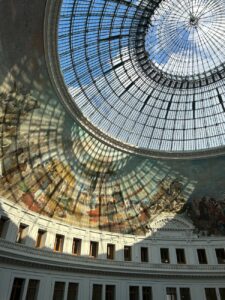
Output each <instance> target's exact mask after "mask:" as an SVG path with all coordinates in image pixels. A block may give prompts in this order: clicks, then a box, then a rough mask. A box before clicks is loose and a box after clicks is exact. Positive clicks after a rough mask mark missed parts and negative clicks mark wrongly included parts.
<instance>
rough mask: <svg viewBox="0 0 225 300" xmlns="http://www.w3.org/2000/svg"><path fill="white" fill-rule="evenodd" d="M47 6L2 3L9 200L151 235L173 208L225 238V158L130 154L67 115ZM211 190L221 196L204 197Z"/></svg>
mask: <svg viewBox="0 0 225 300" xmlns="http://www.w3.org/2000/svg"><path fill="white" fill-rule="evenodd" d="M45 2H46V1H45V0H34V1H32V4H31V3H30V1H28V0H26V1H23V3H22V4H21V3H20V2H17V1H2V2H1V3H0V11H1V12H2V11H4V13H5V14H6V13H8V14H7V15H8V18H0V31H1V34H0V36H1V40H0V63H1V70H0V80H1V85H0V122H1V124H0V137H1V139H0V176H1V178H0V196H1V197H2V198H5V199H8V200H10V201H11V202H12V203H19V204H20V205H21V206H22V207H23V208H28V209H29V210H31V211H33V212H35V213H38V214H41V215H44V216H48V217H50V218H55V219H57V220H60V221H63V222H66V223H68V224H70V225H74V226H78V227H88V228H96V229H101V230H106V231H110V232H120V233H128V234H139V235H143V234H146V232H148V229H147V228H148V225H149V224H150V223H151V222H153V221H154V220H155V218H156V217H158V216H159V215H160V214H163V213H171V214H179V215H183V216H184V217H186V216H188V217H190V218H191V219H192V220H194V223H195V225H196V226H197V227H199V228H200V229H202V228H205V227H206V226H208V231H209V232H210V234H224V228H225V214H224V204H223V200H224V188H223V186H224V180H225V172H224V170H225V160H224V158H223V157H222V158H211V159H208V160H205V161H203V160H202V161H201V160H195V161H172V162H171V161H166V160H154V159H147V158H144V157H138V156H134V155H131V154H127V153H123V152H121V151H118V150H115V149H114V148H112V147H109V146H107V145H105V144H102V143H100V142H99V141H98V140H97V139H96V138H95V137H93V136H91V135H90V134H88V133H87V132H85V131H84V130H83V129H82V128H80V127H79V126H78V125H77V124H76V123H75V122H74V121H73V120H72V119H71V118H70V116H69V115H68V114H67V113H66V112H65V110H64V108H63V107H62V106H61V104H60V101H59V99H58V98H57V96H56V93H55V90H54V89H53V87H52V85H51V81H50V78H49V76H48V71H47V67H46V62H45V56H44V44H43V22H44V8H45V4H46V3H45ZM31 16H32V18H31ZM7 20H11V22H8V23H7V24H6V22H7ZM18 37H19V38H18ZM12 40H16V41H17V42H16V43H12ZM205 196H206V197H209V198H213V199H218V201H217V200H215V201H214V202H213V203H212V201H211V202H210V201H208V200H207V201H204V203H203V202H202V200H201V199H203V197H205ZM199 199H200V200H199ZM206 199H208V198H206ZM192 201H193V204H192ZM196 201H197V202H199V203H198V204H196ZM209 202H210V203H209ZM187 203H188V205H187ZM187 206H188V210H186V208H187ZM196 207H197V209H196ZM212 210H214V214H213V221H210V222H209V215H210V214H212ZM206 211H208V212H206ZM218 228H219V229H218Z"/></svg>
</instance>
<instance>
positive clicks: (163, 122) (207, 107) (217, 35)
mask: <svg viewBox="0 0 225 300" xmlns="http://www.w3.org/2000/svg"><path fill="white" fill-rule="evenodd" d="M58 3H59V4H55V5H56V7H57V5H58V7H57V10H58V11H57V18H55V19H56V20H55V22H57V26H55V28H56V27H57V32H56V34H57V44H56V48H57V53H56V54H57V56H58V75H59V76H58V77H57V76H55V78H56V77H57V78H58V79H59V78H61V79H62V78H63V80H64V83H65V86H66V89H65V87H64V90H65V91H66V92H64V93H61V91H60V93H61V95H62V94H63V97H62V99H63V102H64V103H65V104H66V106H67V108H69V110H70V111H71V112H72V114H73V115H74V116H75V117H76V118H77V119H79V120H80V122H81V123H82V124H83V125H84V126H85V127H86V128H88V129H89V130H90V131H92V132H95V133H97V136H98V137H99V138H100V139H102V140H104V141H108V142H110V144H113V145H115V146H117V147H119V148H123V149H127V150H129V151H134V152H138V153H140V152H141V153H144V154H150V155H161V156H170V155H174V154H175V155H176V156H177V157H179V156H182V155H183V156H184V155H201V154H202V153H205V152H207V151H210V150H215V149H216V148H217V149H222V148H221V147H224V145H225V106H224V105H225V104H224V99H225V86H224V76H225V72H224V63H225V3H224V2H221V1H217V0H215V1H206V0H189V1H187V0H184V1H177V0H173V1H168V0H165V1H149V0H148V1H147V0H120V1H119V0H85V1H84V0H64V1H62V3H61V1H58ZM52 22H53V23H54V21H52ZM55 30H56V29H55ZM56 69H57V68H56ZM53 71H55V70H53ZM56 73H57V72H56ZM61 81H62V80H61ZM59 86H60V84H58V83H57V88H58V89H60V87H59ZM61 86H62V85H61ZM196 153H197V154H196Z"/></svg>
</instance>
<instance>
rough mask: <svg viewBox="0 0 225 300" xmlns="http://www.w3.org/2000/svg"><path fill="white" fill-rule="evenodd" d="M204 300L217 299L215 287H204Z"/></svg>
mask: <svg viewBox="0 0 225 300" xmlns="http://www.w3.org/2000/svg"><path fill="white" fill-rule="evenodd" d="M205 296H206V300H217V296H216V289H215V288H205Z"/></svg>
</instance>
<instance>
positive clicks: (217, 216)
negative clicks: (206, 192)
mask: <svg viewBox="0 0 225 300" xmlns="http://www.w3.org/2000/svg"><path fill="white" fill-rule="evenodd" d="M187 215H188V216H189V217H190V218H191V220H193V224H194V225H195V227H196V228H197V229H198V230H199V232H201V233H204V234H206V235H225V200H220V201H219V200H216V199H214V198H212V197H202V198H200V199H195V200H193V201H191V202H190V203H189V204H188V206H187Z"/></svg>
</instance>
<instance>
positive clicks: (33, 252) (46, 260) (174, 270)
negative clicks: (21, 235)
mask: <svg viewBox="0 0 225 300" xmlns="http://www.w3.org/2000/svg"><path fill="white" fill-rule="evenodd" d="M0 262H1V264H2V265H3V264H7V265H9V264H10V265H14V266H15V267H16V266H22V267H28V268H35V269H42V270H53V271H62V272H70V273H71V272H72V273H81V274H101V275H109V276H122V277H126V278H128V277H135V278H178V277H179V278H196V279H197V278H198V279H201V278H202V279H204V278H215V279H216V278H224V276H225V266H224V265H175V264H153V263H137V262H122V261H108V260H105V259H91V258H88V257H76V256H73V255H69V254H63V253H54V252H51V251H49V250H41V249H35V248H31V247H27V246H25V245H22V244H16V243H12V242H9V241H6V240H3V239H0Z"/></svg>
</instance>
